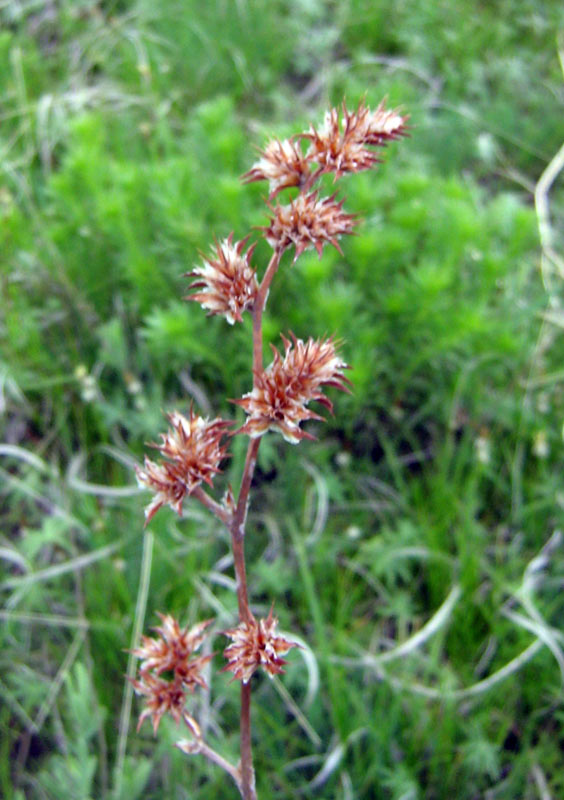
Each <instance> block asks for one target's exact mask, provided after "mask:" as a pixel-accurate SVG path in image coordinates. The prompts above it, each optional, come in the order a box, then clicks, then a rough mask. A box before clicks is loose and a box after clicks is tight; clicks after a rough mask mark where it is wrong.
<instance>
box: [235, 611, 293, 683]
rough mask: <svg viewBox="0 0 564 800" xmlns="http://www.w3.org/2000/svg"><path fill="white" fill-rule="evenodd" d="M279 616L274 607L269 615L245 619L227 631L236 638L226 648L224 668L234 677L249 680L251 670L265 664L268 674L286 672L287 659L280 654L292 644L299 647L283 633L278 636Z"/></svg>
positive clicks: (239, 679)
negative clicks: (273, 611) (274, 612)
mask: <svg viewBox="0 0 564 800" xmlns="http://www.w3.org/2000/svg"><path fill="white" fill-rule="evenodd" d="M277 625H278V619H277V618H276V617H274V616H273V614H272V608H271V609H270V613H269V615H268V617H267V618H266V619H260V620H258V621H257V620H256V619H255V618H254V617H252V619H251V620H250V621H249V622H242V623H241V624H240V625H238V626H237V627H236V628H232V629H231V630H228V631H225V635H226V636H229V638H230V639H232V640H233V643H232V644H230V645H229V646H228V647H226V648H225V650H224V653H223V654H224V656H225V658H226V659H227V660H228V662H229V663H228V664H227V666H226V667H224V668H223V671H224V672H225V671H230V672H232V673H233V680H238V681H243V683H248V682H249V681H250V679H251V676H252V674H253V673H254V672H255V670H257V669H258V668H259V667H263V668H264V669H265V670H266V671H267V672H268V673H269V675H278V674H279V673H281V672H284V669H283V667H284V665H285V664H286V663H287V662H286V661H285V660H284V659H283V658H282V657H281V656H283V655H284V654H285V653H287V652H288V650H290V649H291V648H292V647H299V645H298V644H296V643H295V642H290V641H288V640H287V639H284V638H283V637H282V636H276V626H277Z"/></svg>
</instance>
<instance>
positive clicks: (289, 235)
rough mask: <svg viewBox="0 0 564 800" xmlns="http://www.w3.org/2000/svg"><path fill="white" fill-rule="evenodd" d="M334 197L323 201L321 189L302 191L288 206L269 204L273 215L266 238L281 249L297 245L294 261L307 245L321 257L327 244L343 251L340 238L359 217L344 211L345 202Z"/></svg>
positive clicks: (350, 228)
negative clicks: (305, 192) (303, 192)
mask: <svg viewBox="0 0 564 800" xmlns="http://www.w3.org/2000/svg"><path fill="white" fill-rule="evenodd" d="M335 196H336V195H334V194H333V195H331V197H324V198H322V199H321V200H320V199H319V195H318V192H310V193H309V194H299V195H298V196H297V197H296V198H295V199H294V200H292V202H291V203H290V204H289V205H287V206H281V205H277V206H276V207H275V208H273V207H272V206H270V209H271V211H272V213H273V216H272V218H271V220H270V222H269V224H268V225H267V226H265V227H264V228H263V230H264V232H265V238H266V241H267V242H268V243H269V245H270V246H271V247H272V249H273V250H278V251H281V250H285V249H286V248H288V247H291V246H292V245H294V246H295V248H296V253H295V256H294V261H296V259H297V258H298V257H299V256H300V255H301V254H302V253H303V251H304V250H306V249H307V248H308V247H315V249H316V250H317V254H318V256H319V257H320V258H321V254H322V252H323V246H324V245H325V244H327V243H329V244H332V245H333V247H335V248H336V249H337V250H338V251H339V253H342V250H341V248H340V246H339V243H338V241H337V240H338V239H339V238H340V237H341V236H343V235H345V234H351V233H352V232H353V227H354V225H355V224H356V220H355V215H354V214H346V213H345V212H344V211H343V201H342V200H341V201H340V202H337V201H336V200H335Z"/></svg>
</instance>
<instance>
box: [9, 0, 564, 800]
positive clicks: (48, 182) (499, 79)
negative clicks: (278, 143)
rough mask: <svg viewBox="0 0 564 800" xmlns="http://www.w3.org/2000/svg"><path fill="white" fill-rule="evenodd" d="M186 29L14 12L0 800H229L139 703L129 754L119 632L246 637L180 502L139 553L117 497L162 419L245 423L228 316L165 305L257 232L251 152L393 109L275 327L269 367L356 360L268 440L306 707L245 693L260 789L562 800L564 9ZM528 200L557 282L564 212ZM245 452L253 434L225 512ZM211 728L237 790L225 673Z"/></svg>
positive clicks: (189, 13)
mask: <svg viewBox="0 0 564 800" xmlns="http://www.w3.org/2000/svg"><path fill="white" fill-rule="evenodd" d="M200 6H201V4H200V5H198V4H196V3H195V2H192V0H183V2H175V1H174V0H163V2H160V3H158V4H155V3H149V2H144V1H142V0H139V2H131V1H130V0H123V2H103V3H95V2H91V1H90V0H81V1H80V2H74V1H73V2H69V1H67V2H62V3H58V4H54V5H53V4H49V3H46V2H42V1H41V0H40V1H39V2H31V1H28V0H22V1H21V2H12V3H4V4H0V120H1V123H2V124H1V126H0V220H1V224H0V253H1V254H2V255H1V259H2V268H1V273H0V280H1V286H0V291H1V297H2V301H1V307H2V313H1V315H0V426H1V429H2V430H1V433H0V439H1V440H2V442H3V444H2V445H0V492H1V498H2V503H1V509H2V510H1V511H0V519H1V521H2V526H1V533H0V537H1V538H0V565H1V572H0V592H1V595H2V609H1V620H2V625H1V626H0V652H1V653H2V655H1V656H0V698H1V701H2V702H1V703H0V795H1V796H2V797H5V798H6V799H7V800H23V799H24V798H25V800H32V799H33V800H36V798H37V800H44V799H45V798H48V799H49V800H51V798H53V800H54V799H55V798H57V800H88V798H101V800H105V798H108V800H109V799H110V798H112V800H135V798H140V797H143V798H147V800H151V799H152V798H155V799H156V798H160V799H161V798H163V799H164V798H166V800H169V798H170V800H172V799H173V798H174V799H175V800H176V798H184V797H191V798H201V799H202V800H213V798H225V797H231V796H233V797H235V794H236V792H235V790H234V789H233V790H232V788H231V786H228V787H227V788H226V786H225V778H224V776H223V774H222V773H220V772H219V771H218V770H216V769H214V768H212V767H210V766H209V765H208V764H207V763H204V762H203V760H199V759H197V758H194V759H187V758H186V756H184V755H183V754H181V753H180V752H178V751H177V750H175V749H174V748H173V747H172V745H173V743H174V741H175V740H176V738H178V732H177V730H176V728H175V726H174V724H172V723H171V724H170V725H169V724H168V721H165V722H163V723H162V725H161V730H160V731H159V737H158V739H156V740H155V739H153V737H152V735H151V733H150V731H149V726H148V725H147V726H146V727H144V728H143V729H142V730H141V731H140V733H138V734H137V733H135V730H134V728H135V725H134V720H135V716H136V714H137V712H138V708H139V707H138V705H137V702H136V701H135V700H134V706H133V712H132V718H131V724H130V726H129V731H128V735H127V738H124V737H121V738H120V735H119V732H118V731H119V725H120V718H121V719H122V721H124V720H125V717H124V716H122V714H123V712H122V708H123V706H122V702H123V696H124V692H125V691H126V689H125V685H124V684H125V681H124V673H125V671H126V669H127V661H128V655H127V653H126V652H125V651H126V649H127V648H129V647H130V646H131V637H132V632H133V630H134V627H135V625H136V624H137V625H141V627H142V628H143V629H144V630H145V631H146V630H147V629H148V628H149V627H150V626H151V625H153V624H155V623H156V620H157V617H156V612H157V611H165V610H166V611H167V612H171V613H175V614H177V615H179V616H180V617H181V618H182V620H185V621H186V622H190V621H195V620H196V619H204V618H209V617H211V616H216V617H217V618H218V622H217V625H216V626H215V628H214V630H215V631H216V635H215V637H214V641H213V648H214V650H216V651H218V652H219V651H221V649H222V648H223V647H224V646H225V639H223V638H222V637H221V636H220V635H219V633H218V632H219V631H221V630H222V629H225V628H226V627H228V626H229V625H230V624H231V623H232V621H233V619H234V615H235V612H236V602H235V597H234V594H233V591H232V590H231V589H230V586H229V579H230V578H231V577H232V570H231V567H230V565H229V564H228V563H227V562H226V561H225V556H226V554H227V553H228V541H227V537H226V534H225V532H224V531H223V530H221V528H220V527H218V525H217V524H216V522H215V521H214V520H213V519H211V518H210V517H209V515H207V514H206V513H205V512H204V511H203V510H201V509H200V507H196V506H195V504H190V503H187V504H186V518H185V519H182V520H179V519H178V518H177V517H176V516H175V515H173V514H172V512H170V511H169V510H165V511H162V512H160V513H159V514H158V515H157V517H156V518H155V520H154V523H153V524H152V525H151V531H152V536H153V538H152V551H151V553H150V555H151V557H150V559H149V558H148V550H147V541H148V539H147V537H145V538H144V535H143V530H142V526H143V512H142V508H143V504H144V501H145V500H146V498H145V497H144V495H141V494H138V493H137V491H136V489H135V485H134V484H135V481H134V474H133V469H132V468H133V464H134V463H135V462H136V461H139V460H140V459H141V457H142V454H143V452H145V449H146V448H145V442H148V441H151V440H154V439H155V438H156V437H157V435H158V433H159V431H161V430H163V426H164V420H163V411H168V410H171V409H173V408H179V409H181V410H186V409H187V408H188V406H189V404H190V402H191V401H192V400H193V401H194V403H195V405H196V407H197V408H198V409H202V410H203V411H204V412H205V413H206V414H208V413H210V414H214V415H215V414H221V415H222V416H227V417H231V418H234V417H237V418H240V416H238V414H239V412H238V411H237V410H236V409H235V408H234V406H233V405H232V404H231V403H229V402H228V399H229V398H236V397H240V396H241V395H242V394H243V393H244V392H245V391H247V390H248V389H249V385H250V366H249V365H250V361H251V352H250V327H249V321H248V320H247V321H246V322H245V324H244V325H243V326H234V327H233V328H231V327H229V326H227V325H226V324H225V323H224V322H223V321H222V320H220V319H216V318H213V319H208V318H206V317H205V315H204V314H203V313H202V311H201V309H200V308H198V307H197V306H196V305H195V304H194V305H192V304H186V303H184V302H183V301H182V300H181V297H182V296H183V295H184V294H185V293H186V289H187V286H188V281H187V280H186V279H185V278H183V277H182V274H183V273H185V272H186V271H188V270H190V269H191V267H192V265H193V264H194V263H195V262H196V261H197V260H198V259H199V255H198V253H199V251H202V250H203V251H207V249H208V247H209V246H210V244H211V242H212V240H213V236H214V235H215V236H218V237H223V236H226V235H228V234H229V232H230V231H232V230H233V231H234V232H235V233H234V235H235V238H241V237H242V236H243V235H245V234H246V233H247V232H248V231H249V230H250V229H251V228H252V226H257V225H262V224H264V223H265V219H266V217H265V214H264V205H263V202H262V197H263V196H264V194H265V189H264V187H263V186H260V185H251V186H243V185H242V184H241V182H240V180H239V176H240V175H241V174H242V173H243V172H245V170H247V169H248V168H249V167H250V165H251V163H252V162H253V160H254V158H255V152H254V150H253V147H254V146H257V147H260V146H262V145H264V143H265V141H266V140H267V139H268V138H269V137H271V136H277V137H279V138H282V137H284V136H287V135H290V134H291V133H294V132H296V131H298V130H301V129H303V128H304V127H305V126H307V125H308V124H309V123H310V122H319V121H320V120H321V118H322V114H323V111H324V110H325V108H326V107H327V106H328V105H329V104H334V103H338V102H339V101H340V100H341V98H342V97H343V96H346V98H347V103H348V104H349V106H352V105H354V103H355V102H356V101H357V100H359V99H360V98H362V97H363V96H366V98H367V101H368V102H369V103H370V104H372V105H374V104H376V103H377V102H378V101H379V100H380V99H381V97H382V96H384V95H386V96H387V97H388V102H389V104H390V105H392V106H393V105H401V106H402V107H404V108H405V110H406V111H407V112H409V114H410V115H411V119H410V124H411V131H410V134H411V135H410V138H409V139H405V140H402V141H401V142H400V143H397V144H394V145H393V146H391V147H390V148H389V149H388V151H387V153H386V159H385V163H384V164H382V165H381V166H380V168H379V169H378V171H377V172H376V173H371V174H365V175H360V176H355V178H354V179H350V180H344V181H343V182H342V193H343V194H345V195H346V197H347V204H346V205H347V209H348V210H350V211H354V212H357V213H359V214H360V215H361V217H362V218H363V221H362V225H361V226H360V227H359V235H358V236H357V237H354V238H351V240H350V241H347V242H344V243H343V250H344V255H343V256H340V255H339V254H338V253H337V252H335V251H332V252H326V253H325V254H324V256H323V259H322V260H321V261H319V260H318V259H317V256H316V255H315V254H310V253H306V254H305V255H304V256H303V257H302V258H301V259H300V261H299V262H298V263H297V265H296V266H295V267H291V266H290V259H289V257H286V259H285V260H284V261H283V264H282V268H281V270H280V274H279V276H278V282H277V283H275V284H274V286H273V288H272V291H271V294H270V299H269V305H268V308H267V315H266V318H265V340H266V341H267V342H274V343H275V344H277V345H279V344H280V338H279V334H280V331H282V332H287V331H290V330H291V331H294V332H295V334H296V335H298V336H302V337H303V336H309V335H313V336H321V335H323V334H330V333H335V334H336V335H337V336H338V337H339V338H342V339H343V340H344V345H343V354H344V357H345V359H346V360H347V362H349V363H351V364H352V365H353V368H354V369H353V371H352V373H351V378H352V379H353V381H354V393H353V394H352V395H351V396H348V395H347V396H344V395H342V396H339V397H333V400H334V401H335V415H334V416H333V417H329V419H328V420H327V423H326V424H323V425H321V424H317V423H316V424H315V425H312V426H311V428H310V429H311V430H312V432H314V433H315V434H316V435H317V436H318V440H317V441H316V442H313V443H310V442H305V443H302V444H301V445H300V446H299V447H297V448H293V447H290V446H288V445H287V444H286V443H284V442H283V441H282V440H281V438H280V437H276V436H275V435H270V436H268V437H265V440H264V441H263V443H262V445H261V452H260V460H259V469H258V473H257V481H256V486H255V488H254V490H253V497H252V505H251V511H250V517H249V533H248V559H249V577H250V591H251V597H252V603H253V607H254V608H255V609H256V610H257V611H261V612H262V611H265V612H266V611H267V610H268V608H269V606H270V603H271V602H272V600H273V599H274V600H275V603H276V613H277V614H278V615H279V617H280V624H281V628H282V629H283V630H285V631H287V632H289V633H292V634H295V635H296V636H299V637H300V640H301V641H303V643H304V646H305V649H304V650H303V651H300V652H299V653H298V654H295V652H296V651H293V652H292V654H291V655H290V657H289V661H290V663H289V665H288V669H287V672H286V674H285V675H284V676H283V677H282V680H281V683H282V685H283V687H285V689H286V690H287V692H288V693H289V697H290V700H289V699H288V696H286V695H284V691H283V689H282V690H278V691H277V685H276V684H275V683H272V682H270V681H267V680H265V679H263V678H261V677H257V678H255V679H253V680H255V681H256V685H254V687H253V688H254V692H253V715H254V717H253V724H254V728H253V729H254V738H255V741H254V748H255V758H256V767H257V780H258V788H259V795H260V797H261V798H280V800H282V798H293V797H296V796H303V797H306V798H309V797H311V798H324V799H325V798H343V800H348V798H353V797H354V798H367V799H368V798H374V797H378V798H385V799H386V800H388V798H389V800H400V799H401V800H407V799H408V798H410V799H412V800H415V798H430V799H431V800H433V799H434V798H436V799H437V800H439V799H440V798H445V800H446V799H447V798H449V800H450V798H453V797H456V798H461V800H465V798H468V800H470V798H475V797H485V798H491V799H492V800H493V798H496V800H497V798H506V799H507V800H513V798H515V797H520V798H521V797H522V798H526V800H529V798H530V799H531V800H532V799H533V798H536V797H539V796H544V795H543V791H545V789H544V788H543V787H544V786H545V785H546V787H547V788H546V792H548V794H549V795H550V796H551V797H554V798H556V797H560V796H562V795H563V793H564V770H562V766H561V748H562V742H563V740H564V730H563V719H564V717H563V709H562V701H561V696H562V675H561V671H560V669H559V661H560V663H561V664H562V663H564V661H563V658H564V654H563V653H562V635H561V633H560V629H561V628H562V624H563V622H564V607H563V603H562V592H561V591H560V587H561V583H562V576H563V570H564V559H563V557H562V543H561V542H560V541H559V540H558V537H557V535H555V532H556V531H558V530H559V529H562V526H563V525H564V492H563V490H562V479H561V472H562V470H561V465H562V430H561V429H562V420H563V418H564V391H563V386H564V376H563V373H562V361H563V358H564V339H563V337H562V335H561V334H562V321H561V318H560V313H559V310H558V309H559V304H561V300H562V298H561V294H562V291H561V280H560V277H559V276H558V274H557V272H553V273H552V274H548V276H547V274H546V271H545V273H544V280H543V275H541V271H540V269H539V264H540V253H541V250H540V242H539V233H538V219H537V216H536V213H535V207H534V202H533V199H534V198H533V192H534V187H535V184H536V182H537V181H538V179H539V177H540V175H541V173H542V172H543V170H544V169H545V167H546V165H547V164H548V162H549V161H550V159H551V158H552V157H553V156H554V154H555V153H556V152H557V150H558V148H559V147H560V146H561V137H562V124H561V120H562V103H563V99H564V95H563V86H564V77H563V73H562V69H561V57H560V58H559V47H560V48H562V28H563V24H564V15H563V12H562V10H561V9H560V8H559V6H558V4H556V3H540V2H535V0H524V1H523V0H520V1H519V2H517V0H503V1H501V0H500V2H495V3H483V4H480V5H475V7H473V9H472V10H469V7H468V4H464V3H462V2H459V0H456V2H452V3H449V4H442V3H441V4H433V3H429V2H425V1H423V0H405V1H404V2H397V1H396V2H394V3H392V2H388V0H379V2H366V0H346V2H340V3H332V2H329V0H308V1H307V2H306V0H286V2H268V3H267V2H265V1H264V0H237V2H227V0H225V1H224V2H218V3H216V4H210V5H209V7H208V6H206V8H205V9H204V10H202V9H201V7H200ZM560 56H561V54H560ZM549 199H550V211H551V223H552V227H553V231H554V246H555V249H556V250H557V252H560V253H562V245H563V242H562V238H561V232H560V231H561V229H562V224H561V223H562V216H563V195H562V190H561V185H560V186H559V185H558V183H555V185H554V187H553V189H552V191H551V194H550V198H549ZM256 253H257V257H256V260H257V263H259V264H263V263H265V262H266V259H267V258H268V248H267V247H266V245H264V243H259V246H258V247H257V251H256ZM549 311H550V314H549V315H547V312H549ZM243 460H244V442H243V441H242V440H241V441H240V440H239V439H236V440H235V442H234V445H233V452H232V458H231V460H230V461H229V463H228V464H227V465H226V471H225V474H224V475H222V476H221V477H220V478H219V479H218V481H217V496H220V494H221V493H222V492H223V491H224V489H225V488H226V486H227V484H228V483H229V482H231V483H233V484H236V482H237V478H238V476H239V475H240V473H241V469H242V464H243ZM551 537H552V538H551ZM547 543H550V544H548V545H547ZM144 545H145V549H144ZM543 548H546V549H545V551H543ZM541 551H543V553H544V559H541V560H540V561H539V560H537V561H533V559H535V557H537V556H538V555H539V553H541ZM144 559H145V560H144ZM143 570H145V572H144V573H143ZM142 574H144V576H145V577H144V578H142ZM140 595H141V599H143V597H145V596H146V609H145V613H144V615H143V618H140V616H139V608H140V607H141V606H140V605H139V604H138V597H139V596H140ZM141 605H142V604H141ZM413 637H419V638H415V639H414V638H413ZM535 642H538V643H539V644H537V645H535ZM396 648H397V650H396ZM531 648H533V649H531ZM523 654H524V655H523ZM520 656H522V660H521V661H519V660H516V659H519V657H520ZM220 662H221V658H220V656H219V655H218V656H217V658H216V659H215V662H214V664H215V665H216V666H217V667H218V668H219V666H220ZM507 665H509V668H507ZM506 668H507V669H506ZM504 670H505V671H504ZM195 702H196V704H197V701H195ZM296 708H297V709H298V711H296ZM200 710H201V709H200ZM207 714H208V719H209V728H208V736H209V739H210V741H211V742H212V744H213V745H214V746H215V747H217V748H218V749H219V750H220V751H221V752H222V753H224V754H225V755H226V756H229V757H230V758H231V759H232V760H234V761H235V760H236V759H237V750H238V739H237V728H238V691H237V687H236V686H235V685H232V684H230V683H229V679H228V677H227V676H226V675H225V674H221V673H217V672H215V671H214V673H213V675H212V681H211V694H210V698H209V707H208V710H207ZM124 747H125V753H124V750H123V748H124ZM120 748H121V750H120ZM120 752H121V753H122V754H123V753H124V756H125V757H124V759H123V760H120V755H119V754H120ZM116 765H117V770H118V771H119V775H118V774H117V772H116ZM118 789H119V791H118Z"/></svg>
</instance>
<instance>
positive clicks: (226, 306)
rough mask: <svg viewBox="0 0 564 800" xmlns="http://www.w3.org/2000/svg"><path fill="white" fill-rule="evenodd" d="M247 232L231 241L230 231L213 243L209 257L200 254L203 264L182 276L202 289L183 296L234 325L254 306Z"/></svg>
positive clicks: (253, 273)
mask: <svg viewBox="0 0 564 800" xmlns="http://www.w3.org/2000/svg"><path fill="white" fill-rule="evenodd" d="M248 238H249V237H248V236H247V237H245V238H244V239H242V240H241V241H240V242H237V243H236V244H233V241H232V240H233V234H232V233H230V234H229V236H228V237H227V239H224V240H223V241H222V242H217V241H216V243H215V252H214V253H213V254H212V256H211V257H209V256H204V255H202V258H203V259H204V265H203V266H202V267H196V269H194V270H193V271H192V272H187V273H186V274H185V277H188V278H195V279H196V280H194V281H193V283H192V284H191V285H190V289H201V290H202V291H199V292H196V294H192V295H188V296H187V297H185V298H184V299H185V300H195V301H196V302H198V303H200V304H201V305H202V307H203V308H206V309H207V310H208V311H209V314H210V315H213V314H222V315H223V316H224V317H225V318H226V319H227V322H229V324H230V325H233V324H234V323H235V322H242V317H241V314H242V313H243V312H244V311H247V310H248V309H251V308H252V307H253V303H254V301H255V298H256V294H257V291H258V283H257V278H256V273H255V270H254V269H253V267H251V264H250V259H251V255H252V253H253V250H254V249H255V245H254V244H253V245H251V247H250V248H249V249H248V250H247V252H246V253H243V249H244V247H245V245H246V243H247V241H248Z"/></svg>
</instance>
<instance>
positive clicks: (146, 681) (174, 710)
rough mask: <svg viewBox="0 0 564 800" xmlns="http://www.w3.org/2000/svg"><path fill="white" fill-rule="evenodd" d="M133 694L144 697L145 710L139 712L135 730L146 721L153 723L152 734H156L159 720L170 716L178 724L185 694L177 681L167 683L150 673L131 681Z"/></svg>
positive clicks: (184, 701) (182, 712)
mask: <svg viewBox="0 0 564 800" xmlns="http://www.w3.org/2000/svg"><path fill="white" fill-rule="evenodd" d="M131 685H132V686H133V688H134V689H135V694H138V695H142V696H144V697H146V698H147V699H146V700H145V708H144V709H143V711H142V712H141V715H140V717H139V722H138V723H137V730H139V729H140V727H141V725H142V724H143V723H144V722H145V720H146V719H149V718H150V719H151V720H152V722H153V733H154V734H155V736H156V734H157V731H158V729H159V724H160V721H161V719H162V718H163V717H164V715H165V714H170V715H171V717H172V718H173V719H174V721H175V722H176V724H177V725H178V723H179V722H180V720H181V719H182V716H183V714H184V706H185V705H186V693H185V691H184V689H183V687H182V684H181V683H180V682H179V681H176V680H175V681H167V680H165V679H164V678H158V677H156V676H155V675H153V674H151V673H147V674H145V675H141V676H140V677H139V679H138V680H131Z"/></svg>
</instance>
